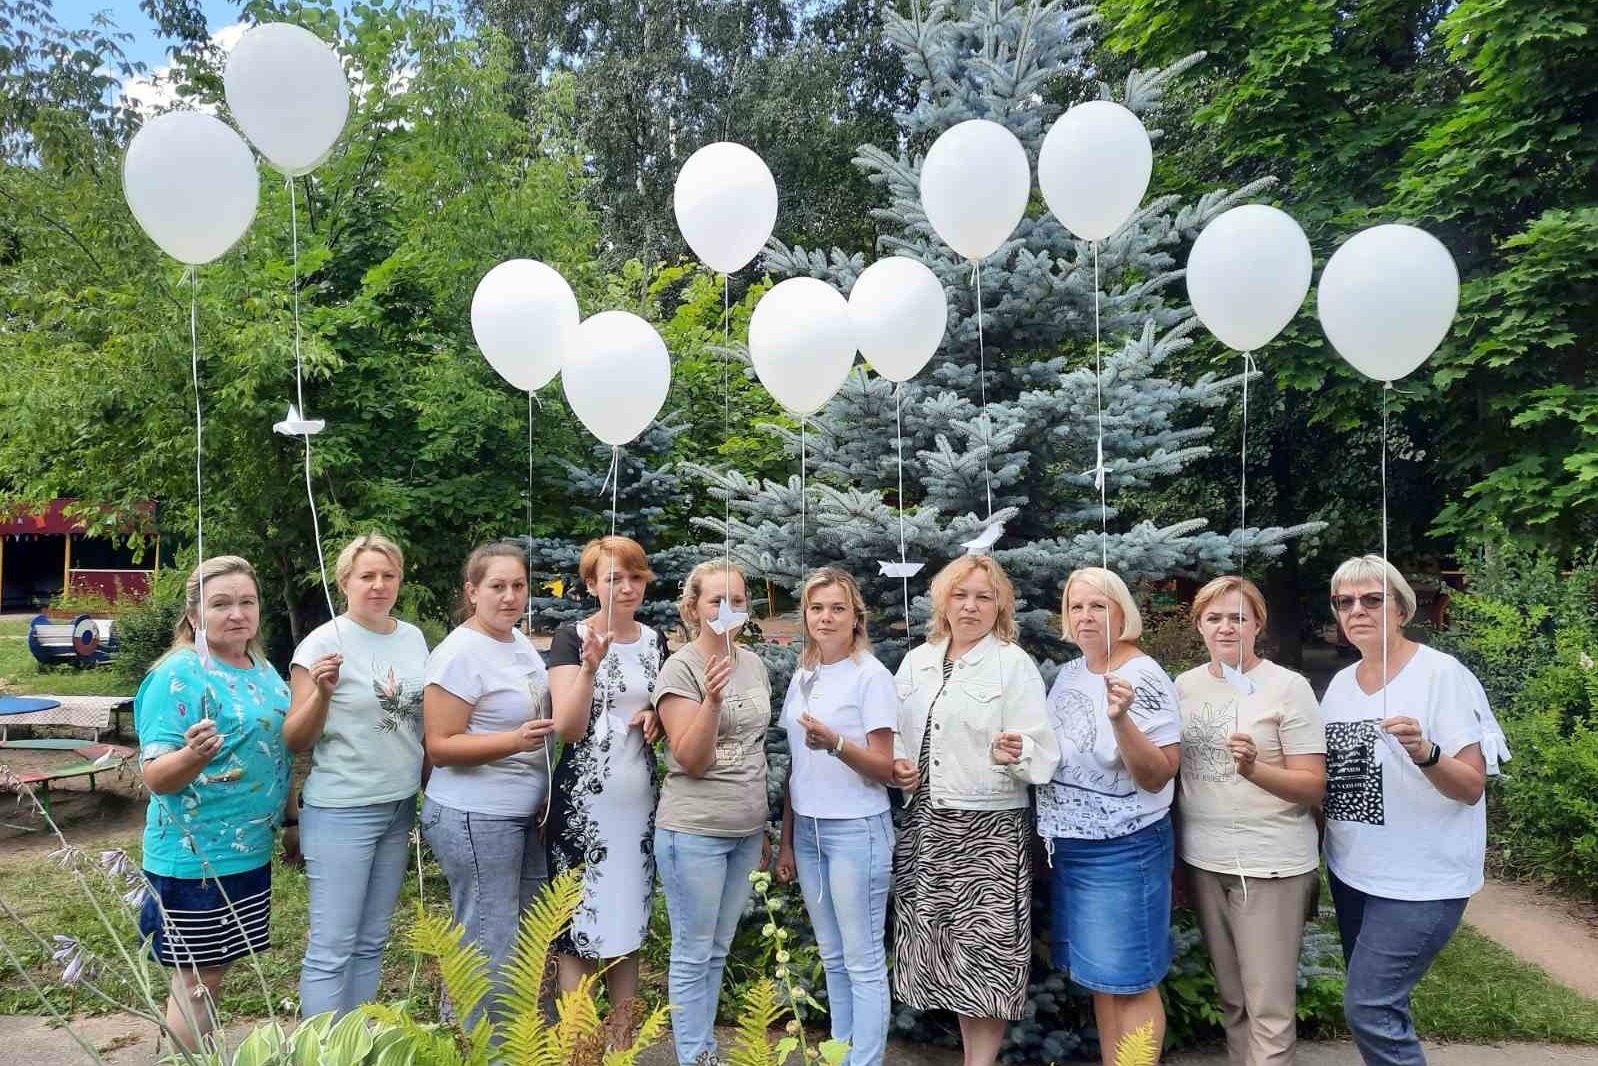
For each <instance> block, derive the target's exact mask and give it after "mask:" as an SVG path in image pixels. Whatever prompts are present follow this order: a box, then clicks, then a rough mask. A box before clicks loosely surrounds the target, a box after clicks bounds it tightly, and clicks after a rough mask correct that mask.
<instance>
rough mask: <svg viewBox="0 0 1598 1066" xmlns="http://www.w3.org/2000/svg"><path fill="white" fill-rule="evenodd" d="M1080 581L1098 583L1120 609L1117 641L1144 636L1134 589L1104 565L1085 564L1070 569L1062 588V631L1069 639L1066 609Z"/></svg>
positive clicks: (1069, 627)
mask: <svg viewBox="0 0 1598 1066" xmlns="http://www.w3.org/2000/svg"><path fill="white" fill-rule="evenodd" d="M1078 581H1081V582H1084V583H1086V584H1090V585H1094V586H1096V587H1097V588H1098V590H1099V591H1100V592H1102V593H1104V594H1105V595H1106V596H1108V597H1109V598H1110V602H1111V603H1113V604H1115V606H1116V609H1117V610H1119V611H1120V612H1121V632H1119V633H1117V634H1116V635H1115V637H1114V639H1115V640H1117V641H1122V640H1137V639H1138V638H1139V637H1141V636H1142V635H1143V615H1142V614H1140V613H1139V612H1138V609H1137V601H1136V600H1134V599H1133V598H1132V590H1131V589H1129V588H1127V587H1126V582H1125V581H1122V580H1121V575H1120V574H1117V573H1116V572H1115V571H1114V570H1106V569H1104V568H1103V567H1102V566H1084V567H1082V568H1081V569H1079V570H1073V571H1071V576H1070V577H1068V578H1066V579H1065V588H1063V589H1061V590H1060V633H1061V635H1062V636H1064V637H1065V639H1066V640H1071V626H1070V623H1069V622H1068V621H1067V620H1066V609H1067V608H1068V607H1070V605H1071V586H1072V585H1074V584H1076V583H1077V582H1078ZM1072 643H1073V644H1074V643H1076V642H1075V641H1072Z"/></svg>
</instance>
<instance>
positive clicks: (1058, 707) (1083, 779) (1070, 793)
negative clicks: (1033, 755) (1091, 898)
mask: <svg viewBox="0 0 1598 1066" xmlns="http://www.w3.org/2000/svg"><path fill="white" fill-rule="evenodd" d="M1099 715H1100V712H1099V709H1098V708H1097V707H1096V706H1094V703H1093V699H1092V697H1090V696H1088V695H1087V694H1086V693H1085V692H1080V691H1078V690H1077V689H1074V688H1062V689H1061V690H1060V691H1059V692H1058V693H1057V694H1056V696H1055V698H1054V699H1052V700H1050V701H1049V717H1050V718H1051V719H1052V721H1051V722H1050V724H1051V725H1052V726H1053V727H1054V732H1055V735H1056V736H1057V737H1059V738H1060V739H1061V740H1062V741H1063V742H1064V743H1065V744H1067V745H1071V746H1074V747H1075V748H1077V750H1078V751H1080V752H1081V753H1082V755H1083V756H1086V758H1079V759H1075V760H1073V759H1071V758H1069V757H1067V758H1066V759H1065V760H1063V761H1062V763H1061V765H1060V769H1059V770H1058V771H1056V773H1055V777H1054V782H1055V784H1056V785H1057V786H1061V787H1056V788H1053V789H1050V790H1049V799H1048V801H1047V803H1048V806H1049V808H1050V813H1051V815H1053V816H1054V817H1056V818H1057V819H1059V820H1061V821H1063V822H1066V823H1068V824H1071V825H1074V826H1079V827H1081V828H1082V829H1083V830H1085V832H1086V833H1087V835H1089V836H1091V837H1094V838H1095V839H1097V838H1099V837H1102V836H1103V835H1104V834H1105V833H1107V832H1108V831H1109V830H1110V827H1112V826H1113V825H1115V824H1116V823H1117V822H1119V821H1122V820H1124V819H1126V818H1127V817H1130V816H1131V815H1133V814H1135V813H1136V811H1137V806H1138V800H1137V788H1136V786H1134V785H1133V784H1132V778H1131V776H1130V775H1129V774H1128V773H1126V770H1125V767H1124V766H1123V765H1122V763H1121V761H1120V758H1119V756H1118V754H1116V749H1115V748H1114V740H1113V739H1111V741H1110V744H1111V752H1112V754H1111V757H1110V759H1109V760H1106V759H1105V757H1104V755H1103V754H1102V753H1100V752H1099V751H1098V750H1097V749H1098V743H1099Z"/></svg>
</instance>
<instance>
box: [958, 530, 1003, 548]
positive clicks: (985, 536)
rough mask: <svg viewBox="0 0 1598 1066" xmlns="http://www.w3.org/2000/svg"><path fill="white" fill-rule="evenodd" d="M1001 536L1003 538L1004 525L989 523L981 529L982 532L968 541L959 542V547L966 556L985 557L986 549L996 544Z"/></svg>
mask: <svg viewBox="0 0 1598 1066" xmlns="http://www.w3.org/2000/svg"><path fill="white" fill-rule="evenodd" d="M1002 536H1004V523H1003V522H989V523H988V524H987V525H985V526H983V527H982V532H980V533H978V534H977V535H976V536H974V537H972V538H971V539H970V540H967V541H961V543H960V547H962V548H964V549H965V553H966V554H967V555H985V554H987V551H988V549H989V548H991V547H993V546H994V545H995V544H997V543H998V542H999V538H1000V537H1002Z"/></svg>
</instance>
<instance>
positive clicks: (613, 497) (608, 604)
mask: <svg viewBox="0 0 1598 1066" xmlns="http://www.w3.org/2000/svg"><path fill="white" fill-rule="evenodd" d="M610 471H611V478H610V537H611V543H612V544H614V543H615V542H616V510H617V490H618V489H619V488H620V486H621V445H619V444H612V445H611V446H610ZM615 572H616V555H615V553H614V552H612V553H611V555H610V573H611V574H612V575H613V574H615ZM615 612H616V586H615V582H614V580H612V581H611V588H610V596H609V598H607V599H606V600H605V632H606V633H614V632H616V626H615V624H614V622H613V621H612V619H613V618H614V616H615Z"/></svg>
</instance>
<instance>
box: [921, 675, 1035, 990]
mask: <svg viewBox="0 0 1598 1066" xmlns="http://www.w3.org/2000/svg"><path fill="white" fill-rule="evenodd" d="M953 665H954V664H953V662H952V661H950V660H948V659H945V660H944V662H943V681H944V684H945V685H947V684H948V681H949V675H950V673H951V672H952V669H953ZM942 695H943V691H942V690H941V689H940V690H939V692H938V697H940V698H941V697H942ZM938 702H939V699H938V698H934V699H933V701H932V706H931V708H930V709H929V713H928V716H927V718H928V721H927V728H926V732H925V733H924V734H923V736H922V738H921V753H920V756H919V759H918V762H919V764H920V768H921V787H920V788H918V789H916V790H915V793H914V794H913V795H912V796H911V798H910V803H909V807H908V810H909V817H908V819H907V820H906V822H905V826H904V830H903V832H901V833H900V835H899V839H898V842H897V843H896V844H895V846H894V851H893V907H894V914H893V948H894V970H893V992H894V995H895V997H896V998H897V999H898V1000H899V1001H900V1002H902V1003H904V1004H905V1005H906V1006H909V1007H914V1008H915V1009H917V1010H951V1011H954V1012H955V1013H957V1014H964V1015H967V1016H970V1017H974V1018H1008V1019H1010V1020H1012V1021H1013V1020H1015V1019H1018V1018H1020V1017H1021V1014H1022V1009H1023V1008H1024V1007H1025V1005H1026V986H1027V977H1028V975H1029V973H1030V971H1031V965H1032V851H1031V832H1032V827H1031V824H1030V812H1029V811H1028V810H1027V809H1025V808H1021V809H1017V810H1006V811H962V810H951V809H948V808H939V807H934V806H933V804H932V765H931V750H932V726H933V723H934V722H936V721H938V720H939V709H938Z"/></svg>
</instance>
